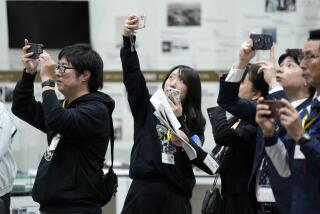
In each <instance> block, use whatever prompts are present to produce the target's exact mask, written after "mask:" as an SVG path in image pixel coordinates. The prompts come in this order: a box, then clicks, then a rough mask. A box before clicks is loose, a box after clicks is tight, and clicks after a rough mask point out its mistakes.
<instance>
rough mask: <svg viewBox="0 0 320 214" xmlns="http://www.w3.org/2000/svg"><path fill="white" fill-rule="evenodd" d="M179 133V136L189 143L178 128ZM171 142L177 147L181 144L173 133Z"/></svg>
mask: <svg viewBox="0 0 320 214" xmlns="http://www.w3.org/2000/svg"><path fill="white" fill-rule="evenodd" d="M179 134H180V137H181V138H182V139H184V140H185V142H187V143H189V139H188V137H187V135H186V134H185V133H184V132H183V131H181V130H179ZM171 142H172V143H173V144H174V145H176V146H178V147H181V146H182V145H181V140H180V139H179V138H178V137H177V136H176V135H175V134H172V135H171Z"/></svg>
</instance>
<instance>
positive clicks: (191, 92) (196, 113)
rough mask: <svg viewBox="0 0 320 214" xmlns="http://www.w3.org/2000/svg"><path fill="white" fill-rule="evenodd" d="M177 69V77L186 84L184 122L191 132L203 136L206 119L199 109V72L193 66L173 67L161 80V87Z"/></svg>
mask: <svg viewBox="0 0 320 214" xmlns="http://www.w3.org/2000/svg"><path fill="white" fill-rule="evenodd" d="M176 69H178V70H179V78H180V79H181V80H182V81H183V83H184V84H185V85H186V86H187V94H186V98H185V101H184V103H183V106H182V109H183V114H184V115H185V116H186V123H187V126H188V128H189V130H190V132H191V133H195V134H197V135H199V136H203V132H204V129H205V125H206V120H205V119H204V116H203V114H202V111H201V94H202V92H201V91H202V90H201V81H200V77H199V74H198V72H197V71H196V70H194V69H193V68H191V67H189V66H186V65H177V66H175V67H173V68H172V69H171V70H170V71H169V72H168V74H167V75H166V77H165V78H164V80H163V82H162V88H164V84H165V82H166V81H167V79H168V78H169V76H170V74H171V73H172V72H173V71H174V70H176Z"/></svg>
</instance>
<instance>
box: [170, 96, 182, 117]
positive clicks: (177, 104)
mask: <svg viewBox="0 0 320 214" xmlns="http://www.w3.org/2000/svg"><path fill="white" fill-rule="evenodd" d="M168 102H169V104H170V107H171V109H172V111H173V113H174V114H175V115H176V117H180V116H182V104H181V101H180V99H179V100H178V99H174V98H172V99H170V98H168Z"/></svg>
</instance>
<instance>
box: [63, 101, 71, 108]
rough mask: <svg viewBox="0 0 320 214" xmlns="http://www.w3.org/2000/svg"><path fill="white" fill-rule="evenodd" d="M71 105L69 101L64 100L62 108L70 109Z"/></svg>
mask: <svg viewBox="0 0 320 214" xmlns="http://www.w3.org/2000/svg"><path fill="white" fill-rule="evenodd" d="M69 104H70V103H69V101H68V100H67V99H64V100H63V101H62V108H65V107H68V105H69Z"/></svg>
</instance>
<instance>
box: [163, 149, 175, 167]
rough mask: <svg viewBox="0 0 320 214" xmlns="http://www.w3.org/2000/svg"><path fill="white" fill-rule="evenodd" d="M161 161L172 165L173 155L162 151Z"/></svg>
mask: <svg viewBox="0 0 320 214" xmlns="http://www.w3.org/2000/svg"><path fill="white" fill-rule="evenodd" d="M162 163H165V164H172V165H174V155H171V154H168V153H164V152H162Z"/></svg>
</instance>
